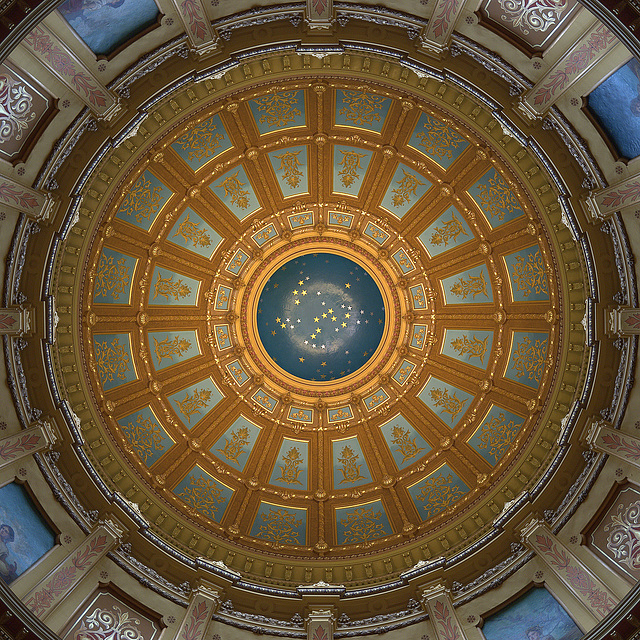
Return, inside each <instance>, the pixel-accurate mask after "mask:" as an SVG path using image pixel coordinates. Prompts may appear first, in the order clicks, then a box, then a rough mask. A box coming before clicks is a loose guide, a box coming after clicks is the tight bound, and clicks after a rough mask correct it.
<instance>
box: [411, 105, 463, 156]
mask: <svg viewBox="0 0 640 640" xmlns="http://www.w3.org/2000/svg"><path fill="white" fill-rule="evenodd" d="M423 128H424V129H425V130H424V131H420V133H418V134H417V135H416V137H417V138H419V139H420V142H419V143H418V145H419V146H421V147H424V149H425V151H426V152H427V153H428V154H429V155H432V156H436V157H437V158H440V159H441V160H442V159H443V158H447V159H449V158H451V157H452V156H453V151H452V149H451V147H453V148H454V149H457V148H458V147H459V146H460V145H461V144H464V142H465V140H464V138H463V137H462V136H460V135H459V134H458V133H457V132H456V131H455V130H453V129H451V128H450V127H449V126H448V125H446V124H444V122H440V121H439V120H436V119H435V118H430V117H429V116H427V115H425V124H424V127H423Z"/></svg>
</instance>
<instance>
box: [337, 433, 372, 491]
mask: <svg viewBox="0 0 640 640" xmlns="http://www.w3.org/2000/svg"><path fill="white" fill-rule="evenodd" d="M331 449H332V452H333V453H332V458H333V488H334V489H346V488H348V487H359V486H360V485H362V484H367V482H371V474H370V473H369V467H368V466H367V461H366V459H365V457H364V453H363V451H362V447H361V446H360V442H359V441H358V438H357V437H356V436H353V437H352V438H345V439H344V440H334V441H333V442H332V443H331Z"/></svg>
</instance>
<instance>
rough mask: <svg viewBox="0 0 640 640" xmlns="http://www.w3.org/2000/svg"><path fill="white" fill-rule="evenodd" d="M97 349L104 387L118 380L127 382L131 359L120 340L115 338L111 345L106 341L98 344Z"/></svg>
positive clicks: (97, 361)
mask: <svg viewBox="0 0 640 640" xmlns="http://www.w3.org/2000/svg"><path fill="white" fill-rule="evenodd" d="M95 348H96V364H97V365H98V375H99V376H100V382H101V383H102V386H104V385H105V383H107V382H114V381H115V379H116V378H117V379H119V380H126V379H127V371H130V368H129V364H130V362H131V359H130V355H129V352H128V351H127V350H126V349H125V346H124V345H121V344H120V338H114V339H113V340H112V341H111V344H109V343H108V342H107V341H106V340H105V341H104V342H96V343H95Z"/></svg>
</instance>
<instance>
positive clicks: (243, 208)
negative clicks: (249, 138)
mask: <svg viewBox="0 0 640 640" xmlns="http://www.w3.org/2000/svg"><path fill="white" fill-rule="evenodd" d="M209 188H210V189H211V191H213V193H215V194H216V196H218V198H219V199H220V201H221V202H222V204H224V206H225V207H227V209H229V211H231V213H233V215H234V216H236V217H237V218H238V219H239V220H244V218H246V217H247V216H249V215H251V214H252V213H255V212H256V211H257V210H258V209H259V208H260V202H258V198H257V196H256V194H255V191H254V190H253V185H252V184H251V181H250V180H249V178H248V177H247V173H246V171H245V169H244V166H243V165H239V166H236V167H234V168H233V169H229V171H227V172H226V173H223V174H222V175H221V176H218V177H217V178H216V179H215V180H214V181H213V182H212V183H211V184H209Z"/></svg>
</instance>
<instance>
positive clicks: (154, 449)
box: [118, 407, 174, 467]
mask: <svg viewBox="0 0 640 640" xmlns="http://www.w3.org/2000/svg"><path fill="white" fill-rule="evenodd" d="M147 421H149V422H150V423H151V424H152V425H155V426H154V427H153V433H154V434H155V437H154V438H152V437H151V436H150V430H149V429H148V427H147V425H148V424H149V422H147ZM118 424H119V425H120V428H121V429H122V433H123V434H124V435H125V437H126V438H127V440H128V441H129V442H130V443H131V445H132V447H133V450H134V452H135V453H136V454H137V455H138V456H139V457H140V459H141V460H142V461H143V462H144V463H145V464H146V465H147V467H150V466H152V465H153V464H154V463H156V462H157V461H158V460H159V459H160V458H161V457H162V456H163V455H164V454H165V453H166V452H167V451H168V450H169V449H170V448H171V447H172V446H173V444H174V442H173V440H172V439H171V438H170V437H169V435H168V434H167V432H166V431H165V430H164V428H163V426H162V423H161V422H160V421H159V420H158V418H157V417H156V415H155V413H154V412H153V411H152V409H151V407H143V408H142V409H138V410H137V411H134V412H133V413H130V414H129V415H128V416H125V417H124V418H120V419H119V420H118ZM136 431H137V433H136Z"/></svg>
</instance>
